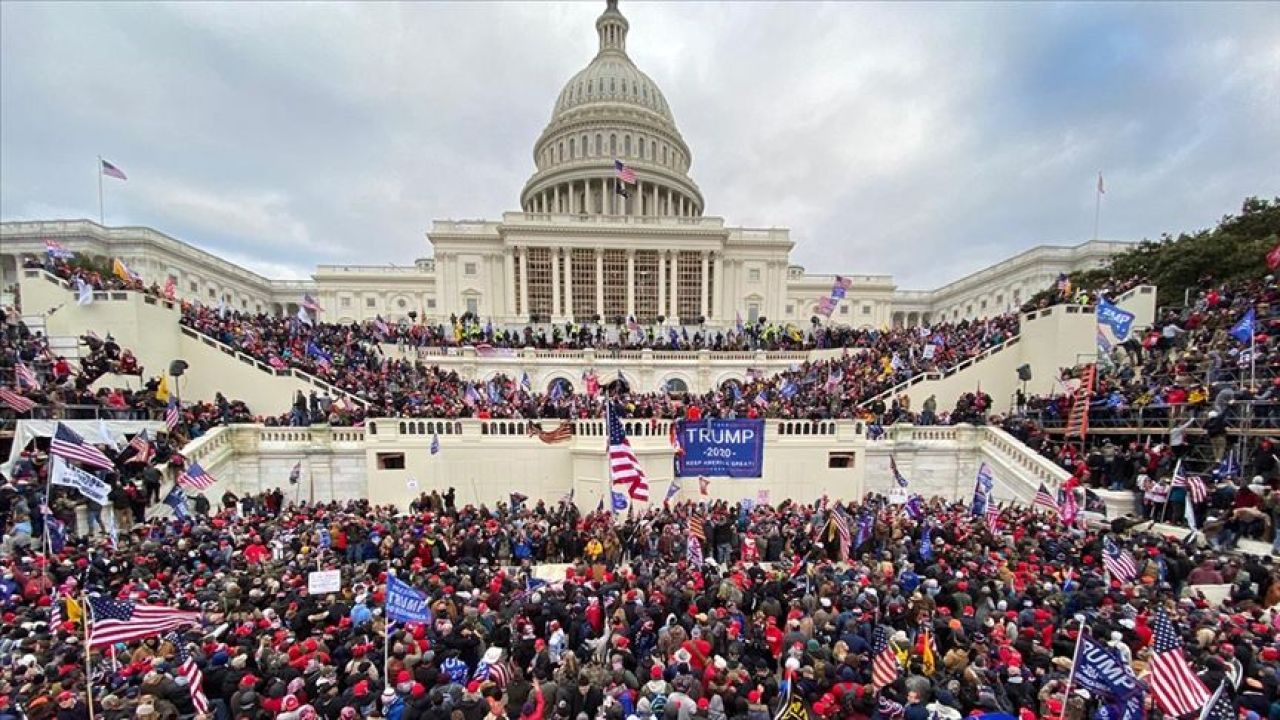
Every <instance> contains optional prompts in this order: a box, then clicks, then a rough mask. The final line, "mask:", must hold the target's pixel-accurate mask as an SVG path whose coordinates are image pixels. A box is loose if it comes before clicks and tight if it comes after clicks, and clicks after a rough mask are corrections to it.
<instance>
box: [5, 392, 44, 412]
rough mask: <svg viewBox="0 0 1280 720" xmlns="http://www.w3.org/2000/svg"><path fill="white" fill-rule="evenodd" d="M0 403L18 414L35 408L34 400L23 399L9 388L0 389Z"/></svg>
mask: <svg viewBox="0 0 1280 720" xmlns="http://www.w3.org/2000/svg"><path fill="white" fill-rule="evenodd" d="M0 402H2V403H4V404H5V405H8V406H9V407H11V408H13V409H14V410H15V411H17V412H20V413H24V412H29V411H30V410H31V408H33V407H35V406H36V402H35V401H34V400H32V399H31V398H26V397H23V396H21V395H19V394H18V393H16V392H14V391H12V390H10V389H9V388H0Z"/></svg>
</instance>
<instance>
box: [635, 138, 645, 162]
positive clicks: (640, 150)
mask: <svg viewBox="0 0 1280 720" xmlns="http://www.w3.org/2000/svg"><path fill="white" fill-rule="evenodd" d="M636 144H637V145H638V146H639V147H637V148H636V155H639V156H640V159H642V160H643V159H644V138H636Z"/></svg>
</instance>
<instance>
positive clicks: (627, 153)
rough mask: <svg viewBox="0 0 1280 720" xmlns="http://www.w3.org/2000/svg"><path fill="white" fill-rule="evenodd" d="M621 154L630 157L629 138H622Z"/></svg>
mask: <svg viewBox="0 0 1280 720" xmlns="http://www.w3.org/2000/svg"><path fill="white" fill-rule="evenodd" d="M622 154H623V155H625V156H626V157H631V136H630V135H626V136H624V137H623V138H622Z"/></svg>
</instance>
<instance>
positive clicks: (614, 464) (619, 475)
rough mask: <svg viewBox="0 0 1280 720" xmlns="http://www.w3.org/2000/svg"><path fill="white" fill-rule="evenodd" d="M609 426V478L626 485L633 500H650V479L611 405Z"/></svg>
mask: <svg viewBox="0 0 1280 720" xmlns="http://www.w3.org/2000/svg"><path fill="white" fill-rule="evenodd" d="M605 414H606V415H608V420H607V422H606V424H607V426H608V428H609V447H608V451H609V479H610V481H611V483H612V484H613V485H626V486H628V487H627V494H628V495H629V496H631V499H632V500H643V501H648V500H649V479H648V478H647V477H646V476H645V474H644V469H643V468H641V467H640V461H639V460H637V459H636V454H635V452H633V451H632V450H631V443H630V442H629V441H628V440H627V433H626V431H625V430H623V429H622V422H621V421H620V420H618V414H617V413H616V412H614V411H613V408H612V407H610V408H608V409H607V410H606V411H605Z"/></svg>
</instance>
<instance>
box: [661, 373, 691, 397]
mask: <svg viewBox="0 0 1280 720" xmlns="http://www.w3.org/2000/svg"><path fill="white" fill-rule="evenodd" d="M666 391H667V393H669V394H671V395H676V394H684V393H687V392H689V384H688V383H686V382H685V381H684V380H682V379H680V378H678V377H673V378H668V379H667V383H666Z"/></svg>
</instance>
